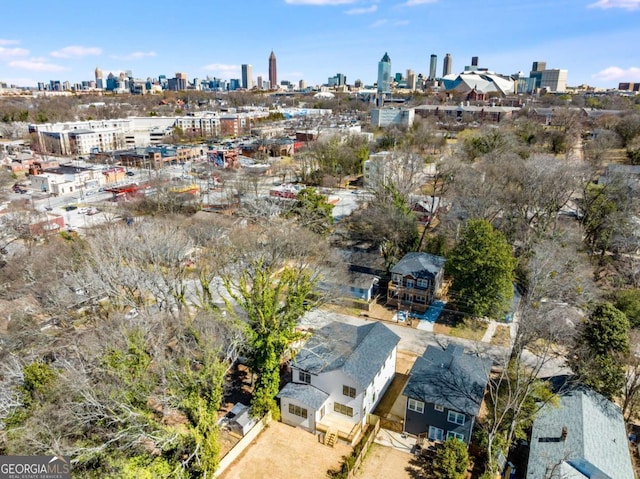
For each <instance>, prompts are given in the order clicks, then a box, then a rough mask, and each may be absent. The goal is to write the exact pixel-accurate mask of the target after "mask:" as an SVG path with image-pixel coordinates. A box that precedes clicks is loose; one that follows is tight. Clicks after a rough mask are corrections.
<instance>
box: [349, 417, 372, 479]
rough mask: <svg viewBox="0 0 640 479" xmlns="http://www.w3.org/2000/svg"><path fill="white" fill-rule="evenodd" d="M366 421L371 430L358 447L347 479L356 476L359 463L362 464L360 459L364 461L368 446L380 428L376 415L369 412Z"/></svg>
mask: <svg viewBox="0 0 640 479" xmlns="http://www.w3.org/2000/svg"><path fill="white" fill-rule="evenodd" d="M367 422H368V423H369V426H373V431H372V432H371V434H369V435H368V436H367V439H366V441H365V443H364V444H363V445H362V449H360V453H359V454H358V456H357V457H356V460H355V462H354V463H353V467H352V468H351V470H350V471H349V474H348V475H347V479H353V478H354V477H356V472H357V471H358V468H359V467H360V464H362V461H364V457H365V456H366V455H367V452H368V451H369V447H371V444H372V443H373V441H374V440H375V438H376V436H377V435H378V431H379V430H380V418H379V417H378V416H375V415H373V414H369V417H368V419H367Z"/></svg>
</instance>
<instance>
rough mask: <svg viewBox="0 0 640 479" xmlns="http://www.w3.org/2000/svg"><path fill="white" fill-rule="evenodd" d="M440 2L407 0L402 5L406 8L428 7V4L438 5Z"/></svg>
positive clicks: (435, 0) (433, 0) (434, 0)
mask: <svg viewBox="0 0 640 479" xmlns="http://www.w3.org/2000/svg"><path fill="white" fill-rule="evenodd" d="M437 1H438V0H407V2H405V3H403V4H402V5H403V6H405V7H415V6H417V5H426V4H428V3H436V2H437Z"/></svg>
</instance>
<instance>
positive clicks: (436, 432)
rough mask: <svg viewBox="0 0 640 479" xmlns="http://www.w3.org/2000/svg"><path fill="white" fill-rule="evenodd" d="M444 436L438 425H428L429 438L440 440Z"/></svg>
mask: <svg viewBox="0 0 640 479" xmlns="http://www.w3.org/2000/svg"><path fill="white" fill-rule="evenodd" d="M443 438H444V430H443V429H440V428H439V427H433V426H429V440H430V441H442V439H443Z"/></svg>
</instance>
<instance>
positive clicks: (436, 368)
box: [403, 343, 492, 417]
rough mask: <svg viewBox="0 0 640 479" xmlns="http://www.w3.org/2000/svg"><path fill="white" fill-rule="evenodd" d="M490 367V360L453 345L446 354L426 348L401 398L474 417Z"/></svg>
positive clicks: (413, 369)
mask: <svg viewBox="0 0 640 479" xmlns="http://www.w3.org/2000/svg"><path fill="white" fill-rule="evenodd" d="M491 366H492V361H491V359H488V358H481V357H479V356H474V355H471V354H465V352H464V347H462V346H458V345H455V344H453V343H450V344H449V345H448V346H447V349H446V350H443V349H442V348H439V347H436V346H427V350H426V351H425V352H424V354H423V355H422V356H421V357H419V358H418V359H417V360H416V362H415V364H414V365H413V367H412V368H411V372H410V373H409V381H408V382H407V385H406V386H405V388H404V391H403V394H404V395H405V396H407V397H410V398H414V399H418V400H420V401H423V402H425V403H434V404H441V405H443V406H445V407H446V408H447V409H453V410H455V411H459V412H462V413H465V414H467V415H469V416H473V417H475V416H477V415H478V412H479V411H480V405H481V404H482V399H483V397H484V390H485V388H486V386H487V382H488V380H489V373H490V371H491Z"/></svg>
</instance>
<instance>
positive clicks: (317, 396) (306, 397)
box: [277, 383, 329, 409]
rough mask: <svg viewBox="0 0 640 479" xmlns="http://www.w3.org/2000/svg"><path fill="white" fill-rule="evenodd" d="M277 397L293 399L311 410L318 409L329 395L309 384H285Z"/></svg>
mask: <svg viewBox="0 0 640 479" xmlns="http://www.w3.org/2000/svg"><path fill="white" fill-rule="evenodd" d="M277 397H278V398H290V399H295V400H296V401H299V402H301V403H302V404H306V405H307V406H309V407H311V408H312V409H320V407H321V406H322V405H323V404H324V402H325V401H326V400H327V398H328V397H329V395H328V394H327V393H325V392H324V391H320V389H318V388H315V387H313V386H311V385H309V384H298V383H287V384H286V385H285V387H283V388H282V389H281V390H280V392H279V393H278V396H277Z"/></svg>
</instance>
